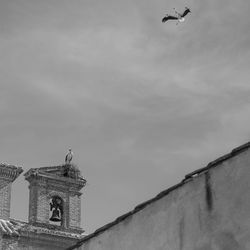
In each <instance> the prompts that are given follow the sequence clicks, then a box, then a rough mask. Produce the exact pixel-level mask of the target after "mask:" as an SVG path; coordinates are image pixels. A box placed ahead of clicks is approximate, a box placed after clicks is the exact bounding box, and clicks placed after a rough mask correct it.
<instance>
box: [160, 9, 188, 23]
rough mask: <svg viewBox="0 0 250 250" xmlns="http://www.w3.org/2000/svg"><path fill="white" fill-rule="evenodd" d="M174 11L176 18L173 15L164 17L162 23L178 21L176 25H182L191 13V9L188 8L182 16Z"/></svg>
mask: <svg viewBox="0 0 250 250" xmlns="http://www.w3.org/2000/svg"><path fill="white" fill-rule="evenodd" d="M174 11H175V14H176V16H172V15H168V14H166V16H164V17H163V18H162V22H163V23H165V22H166V21H168V20H177V23H176V24H178V23H179V22H181V23H182V22H184V21H185V18H184V17H185V16H186V15H187V14H188V13H189V12H191V11H190V9H189V8H188V7H185V10H184V11H183V13H182V14H181V13H179V12H177V11H176V10H175V8H174Z"/></svg>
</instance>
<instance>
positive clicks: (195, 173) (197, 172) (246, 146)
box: [67, 142, 250, 250]
mask: <svg viewBox="0 0 250 250" xmlns="http://www.w3.org/2000/svg"><path fill="white" fill-rule="evenodd" d="M249 148H250V142H248V143H245V144H243V145H241V146H239V147H237V148H235V149H233V150H232V151H231V152H230V153H228V154H226V155H224V156H222V157H219V158H218V159H216V160H214V161H212V162H210V163H208V165H207V166H206V167H203V168H200V169H198V170H195V171H193V172H191V173H190V174H187V175H186V176H185V178H184V179H183V180H182V181H181V182H180V183H178V184H177V185H174V186H172V187H170V188H168V189H166V190H164V191H162V192H161V193H159V194H158V195H156V196H155V197H154V198H152V199H150V200H148V201H145V202H143V203H141V204H139V205H138V206H136V207H135V208H134V209H133V210H132V211H130V212H128V213H126V214H124V215H122V216H120V217H118V218H117V219H116V220H114V221H113V222H111V223H108V224H106V225H105V226H103V227H101V228H99V229H97V230H96V231H95V232H93V233H91V234H89V235H87V236H86V237H84V238H83V239H81V240H80V241H79V242H78V243H77V244H76V245H74V246H72V247H70V248H68V249H67V250H73V249H76V248H78V247H80V246H81V245H82V244H83V243H84V242H86V241H87V240H89V239H91V238H93V237H95V236H97V235H99V234H101V233H102V232H104V231H106V230H107V229H109V228H111V227H112V226H114V225H116V224H118V223H119V222H121V221H123V220H125V219H126V218H128V217H129V216H131V215H133V214H135V213H137V212H138V211H140V210H142V209H144V208H145V207H146V206H148V205H149V204H151V203H153V202H155V201H157V200H159V199H161V198H163V197H164V196H166V195H168V194H169V193H170V192H172V191H173V190H175V189H177V188H179V187H181V186H183V185H185V183H186V182H189V181H191V180H192V179H193V178H194V177H196V176H198V175H200V174H203V173H205V172H207V171H208V170H210V169H211V168H214V167H216V166H218V165H219V164H221V163H223V162H224V161H225V160H228V159H230V158H232V157H234V156H236V155H238V154H240V153H242V152H244V151H246V150H247V149H249Z"/></svg>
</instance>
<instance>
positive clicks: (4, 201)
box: [0, 184, 11, 219]
mask: <svg viewBox="0 0 250 250" xmlns="http://www.w3.org/2000/svg"><path fill="white" fill-rule="evenodd" d="M10 196H11V184H8V185H7V186H5V187H3V188H2V189H0V218H3V219H9V217H10Z"/></svg>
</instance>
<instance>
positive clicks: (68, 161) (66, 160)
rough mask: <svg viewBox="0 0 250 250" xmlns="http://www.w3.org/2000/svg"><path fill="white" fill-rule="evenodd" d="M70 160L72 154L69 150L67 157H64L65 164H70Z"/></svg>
mask: <svg viewBox="0 0 250 250" xmlns="http://www.w3.org/2000/svg"><path fill="white" fill-rule="evenodd" d="M72 158H73V152H72V150H71V148H70V149H69V152H68V153H67V155H66V157H65V163H66V164H70V162H71V161H72Z"/></svg>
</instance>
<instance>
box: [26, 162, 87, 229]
mask: <svg viewBox="0 0 250 250" xmlns="http://www.w3.org/2000/svg"><path fill="white" fill-rule="evenodd" d="M24 176H25V179H26V180H27V181H28V182H29V190H30V195H29V218H28V221H29V224H32V225H35V226H41V227H47V228H55V229H57V230H63V231H65V230H66V231H70V232H76V233H81V232H83V230H82V229H81V195H82V193H81V192H80V190H81V189H82V188H83V187H84V186H85V184H86V180H85V179H84V178H83V177H82V175H81V172H80V170H79V169H78V167H77V166H76V165H75V164H72V163H70V161H68V162H66V163H65V164H63V165H58V166H51V167H41V168H31V169H30V170H29V171H28V172H26V173H25V175H24Z"/></svg>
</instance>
